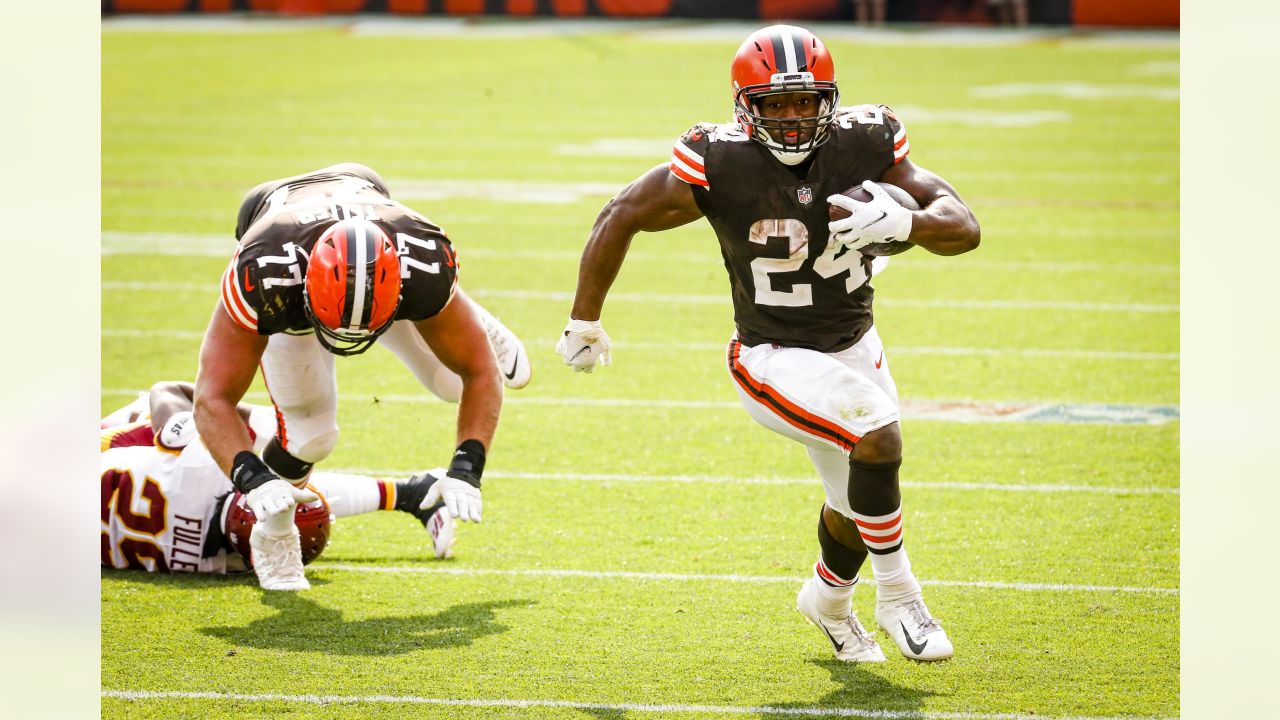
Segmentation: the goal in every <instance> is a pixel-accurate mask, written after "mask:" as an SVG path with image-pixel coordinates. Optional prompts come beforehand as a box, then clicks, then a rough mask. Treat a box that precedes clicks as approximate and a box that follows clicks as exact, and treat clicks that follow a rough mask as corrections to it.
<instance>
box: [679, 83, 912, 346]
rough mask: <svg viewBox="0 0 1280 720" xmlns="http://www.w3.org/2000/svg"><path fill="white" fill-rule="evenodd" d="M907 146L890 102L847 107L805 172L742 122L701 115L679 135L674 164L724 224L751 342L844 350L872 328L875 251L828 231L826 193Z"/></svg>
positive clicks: (728, 261) (714, 222)
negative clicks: (853, 246)
mask: <svg viewBox="0 0 1280 720" xmlns="http://www.w3.org/2000/svg"><path fill="white" fill-rule="evenodd" d="M909 150H910V145H909V144H908V142H907V133H906V129H905V128H904V127H903V126H902V123H901V122H899V121H898V119H897V117H896V116H895V115H894V114H893V111H891V110H890V109H889V108H888V107H886V106H884V105H859V106H856V107H846V108H841V109H840V111H839V112H838V114H837V115H836V119H835V123H834V124H833V126H832V128H831V137H830V138H829V139H828V140H827V141H826V142H825V143H823V144H822V145H821V146H819V147H818V148H817V149H816V150H814V151H813V155H812V157H810V158H809V160H808V161H807V166H806V165H801V166H800V167H807V170H806V171H804V173H803V175H804V176H803V177H801V176H800V174H799V173H798V172H797V171H796V170H794V169H792V168H789V167H787V166H786V165H783V164H782V163H781V162H779V161H778V160H777V159H776V158H775V157H774V156H773V155H772V154H770V152H769V151H768V150H767V149H765V148H764V147H763V146H762V145H760V144H759V143H757V142H754V141H752V140H751V139H750V138H749V137H748V136H747V135H746V133H745V132H744V131H743V129H742V128H741V126H739V125H737V124H725V125H713V124H705V123H703V124H698V125H695V126H694V127H693V128H691V129H690V130H689V131H688V132H687V133H685V134H684V135H683V136H682V137H681V138H680V139H679V140H677V141H676V143H675V146H674V148H673V149H672V158H671V165H670V169H671V173H672V174H674V175H675V176H676V177H678V178H679V179H681V180H683V181H684V182H686V183H689V184H690V185H691V186H693V195H694V198H695V200H696V201H697V203H698V207H699V208H700V209H701V210H702V212H703V214H704V215H706V217H707V220H708V221H709V222H710V223H711V226H712V227H713V228H714V229H715V231H716V237H717V238H718V239H719V241H720V253H721V255H722V257H723V258H724V265H725V269H726V270H728V271H729V280H730V285H731V289H732V294H733V310H734V321H735V323H736V324H737V328H738V337H739V339H740V340H741V341H742V343H743V344H744V345H748V346H754V345H759V344H762V343H772V344H777V345H782V346H785V347H799V348H807V349H810V350H817V351H820V352H836V351H839V350H843V349H845V348H847V347H849V346H851V345H853V344H854V343H856V342H857V341H858V340H859V339H860V338H861V337H862V335H863V334H864V333H866V331H867V329H868V328H869V327H871V324H872V321H873V319H872V313H871V300H872V296H873V294H874V290H873V289H872V287H871V285H870V283H869V282H868V281H869V279H870V277H871V260H872V258H870V257H868V256H864V255H863V254H862V253H860V252H857V251H850V250H847V249H845V248H844V247H843V246H842V245H840V244H839V243H837V242H834V241H832V240H829V235H830V233H829V232H828V230H827V222H828V217H827V212H828V206H827V197H828V196H830V195H834V194H836V193H841V192H844V191H845V190H848V189H849V188H851V187H853V186H855V185H857V184H859V183H861V182H862V181H864V180H879V179H880V177H881V176H882V175H883V174H884V172H885V171H886V170H888V169H889V168H890V167H892V166H893V165H895V164H897V163H899V162H901V161H902V160H903V158H905V157H906V156H907V153H908V152H909Z"/></svg>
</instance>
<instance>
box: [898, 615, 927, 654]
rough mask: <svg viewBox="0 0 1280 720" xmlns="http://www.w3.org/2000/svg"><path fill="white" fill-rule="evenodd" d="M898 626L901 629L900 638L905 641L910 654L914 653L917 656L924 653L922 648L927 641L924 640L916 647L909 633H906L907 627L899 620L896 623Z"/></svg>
mask: <svg viewBox="0 0 1280 720" xmlns="http://www.w3.org/2000/svg"><path fill="white" fill-rule="evenodd" d="M898 626H899V627H901V628H902V637H904V638H906V639H907V647H909V648H911V652H913V653H915V654H916V655H919V654H920V653H922V652H924V646H925V645H928V644H929V641H928V640H925V641H924V642H922V643H920V644H919V645H917V644H916V641H915V640H912V639H911V633H909V632H907V626H906V625H905V624H903V622H902V621H901V620H899V621H898Z"/></svg>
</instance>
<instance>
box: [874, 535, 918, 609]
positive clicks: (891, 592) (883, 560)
mask: <svg viewBox="0 0 1280 720" xmlns="http://www.w3.org/2000/svg"><path fill="white" fill-rule="evenodd" d="M871 570H872V571H873V572H874V573H875V576H876V599H877V600H878V601H880V602H891V601H894V600H901V599H903V598H905V597H908V596H911V595H914V594H916V593H918V592H920V583H919V582H918V581H917V580H916V576H915V574H914V573H912V572H911V560H910V558H908V557H907V549H906V548H905V547H903V546H899V547H898V549H897V550H895V551H893V552H891V553H889V554H887V555H876V554H875V553H872V554H871Z"/></svg>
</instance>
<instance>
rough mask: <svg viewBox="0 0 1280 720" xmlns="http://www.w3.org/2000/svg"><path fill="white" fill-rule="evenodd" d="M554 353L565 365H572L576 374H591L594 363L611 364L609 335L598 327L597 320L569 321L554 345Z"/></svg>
mask: <svg viewBox="0 0 1280 720" xmlns="http://www.w3.org/2000/svg"><path fill="white" fill-rule="evenodd" d="M556 352H558V353H560V357H562V358H564V364H565V365H572V366H573V369H574V371H576V372H591V371H592V370H594V369H595V368H596V363H597V362H599V363H600V364H601V365H608V364H609V363H611V362H613V357H612V356H611V355H610V354H609V334H608V333H606V332H605V331H604V328H602V327H600V321H599V320H569V324H568V325H566V326H565V328H564V334H563V335H561V336H560V342H558V343H556Z"/></svg>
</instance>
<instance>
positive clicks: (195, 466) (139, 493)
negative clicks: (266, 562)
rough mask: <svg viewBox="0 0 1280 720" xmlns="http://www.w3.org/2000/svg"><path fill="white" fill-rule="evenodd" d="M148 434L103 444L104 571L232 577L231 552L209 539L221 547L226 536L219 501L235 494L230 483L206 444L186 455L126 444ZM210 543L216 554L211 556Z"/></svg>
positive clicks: (120, 436) (119, 437) (188, 450)
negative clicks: (229, 562) (180, 573)
mask: <svg viewBox="0 0 1280 720" xmlns="http://www.w3.org/2000/svg"><path fill="white" fill-rule="evenodd" d="M137 425H138V427H146V428H147V429H148V430H149V429H150V428H149V426H146V425H145V424H143V423H138V424H137ZM145 434H146V433H145V432H143V431H141V430H139V431H137V432H132V431H131V432H130V433H129V435H127V436H126V435H124V434H117V435H115V436H114V438H112V439H108V438H107V437H105V436H104V438H103V445H104V450H103V452H102V454H101V456H100V466H99V470H100V474H101V478H100V479H101V483H102V505H101V509H102V565H103V566H104V567H114V568H121V569H123V568H138V569H144V570H148V571H151V572H205V573H223V572H227V570H228V567H227V552H226V550H225V549H224V548H222V547H221V544H220V543H216V542H215V543H210V542H209V540H210V534H211V533H213V539H214V540H215V541H216V540H217V539H218V538H221V536H222V531H221V518H220V517H218V512H217V510H218V507H219V500H220V499H221V498H223V497H225V496H226V495H227V494H229V493H230V492H231V491H232V487H231V481H230V480H228V479H227V476H226V475H225V474H223V472H222V470H221V469H220V468H219V467H218V464H217V463H216V462H214V460H213V457H212V456H211V455H210V454H209V451H208V450H207V449H206V448H205V446H204V443H202V442H201V441H199V440H195V441H193V442H191V443H190V444H189V445H187V446H186V447H185V448H183V449H181V450H172V449H168V448H165V447H164V446H163V445H161V444H160V443H159V442H156V443H154V444H152V443H149V442H148V443H143V442H138V443H137V444H132V443H129V444H120V441H121V440H122V439H124V438H125V437H133V436H137V439H139V440H140V439H141V437H142V436H143V435H145ZM113 440H114V443H113ZM206 544H210V545H214V547H213V548H211V549H209V550H206V549H205V546H206ZM206 556H207V557H206ZM237 559H238V557H237ZM237 564H238V563H237Z"/></svg>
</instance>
